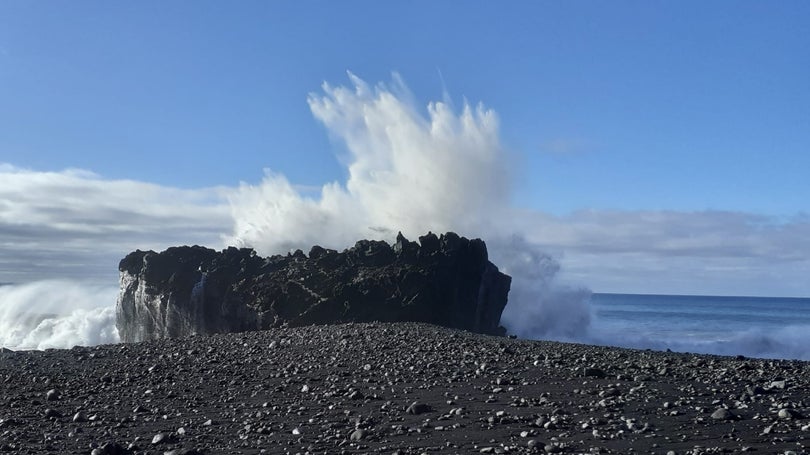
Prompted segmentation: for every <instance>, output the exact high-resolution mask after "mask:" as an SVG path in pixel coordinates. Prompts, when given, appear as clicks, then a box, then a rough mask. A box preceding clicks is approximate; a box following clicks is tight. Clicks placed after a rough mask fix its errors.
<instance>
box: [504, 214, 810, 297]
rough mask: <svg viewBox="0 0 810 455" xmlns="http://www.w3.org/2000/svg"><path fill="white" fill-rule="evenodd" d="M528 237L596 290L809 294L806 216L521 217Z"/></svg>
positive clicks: (809, 247)
mask: <svg viewBox="0 0 810 455" xmlns="http://www.w3.org/2000/svg"><path fill="white" fill-rule="evenodd" d="M519 223H521V224H522V225H523V226H524V228H523V231H524V232H526V233H527V234H526V235H527V237H528V238H529V239H530V240H531V241H533V242H535V243H537V244H538V245H540V246H542V247H544V248H546V249H548V250H550V251H553V252H555V253H556V254H557V255H564V260H563V264H564V270H563V272H564V274H565V275H567V276H569V277H571V278H572V279H579V280H584V281H585V282H586V283H588V284H589V285H590V286H592V287H593V289H595V290H597V291H605V292H607V291H610V292H647V293H678V294H689V293H691V294H701V293H709V294H725V295H771V296H779V295H794V296H806V295H810V283H808V280H807V278H806V277H807V276H810V218H808V217H807V216H806V215H798V216H796V217H794V218H792V219H776V218H770V217H765V216H760V215H754V214H748V213H738V212H722V211H704V212H674V211H582V212H577V213H573V214H571V215H569V216H564V217H559V216H552V215H547V214H542V213H538V212H524V213H523V214H522V216H521V217H520V221H519Z"/></svg>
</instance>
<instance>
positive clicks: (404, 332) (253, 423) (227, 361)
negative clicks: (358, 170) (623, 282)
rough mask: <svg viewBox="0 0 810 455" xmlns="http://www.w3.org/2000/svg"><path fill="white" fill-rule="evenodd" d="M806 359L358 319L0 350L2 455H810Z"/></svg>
mask: <svg viewBox="0 0 810 455" xmlns="http://www.w3.org/2000/svg"><path fill="white" fill-rule="evenodd" d="M809 390H810V363H808V362H799V361H785V360H762V359H749V358H734V357H716V356H707V355H694V354H682V353H665V352H650V351H637V350H628V349H619V348H608V347H594V346H586V345H575V344H564V343H555V342H543V341H525V340H513V339H508V338H501V337H492V336H485V335H478V334H473V333H468V332H463V331H456V330H449V329H444V328H439V327H435V326H430V325H425V324H413V323H395V324H382V323H371V324H346V325H334V326H310V327H301V328H294V329H277V330H270V331H264V332H248V333H240V334H228V335H216V336H210V337H190V338H182V339H170V340H161V341H154V342H144V343H136V344H120V345H106V346H97V347H77V348H74V349H69V350H48V351H42V352H40V351H34V352H12V351H3V352H2V353H0V453H23V454H33V453H70V454H91V453H93V454H118V453H132V454H135V453H139V454H167V453H171V454H179V453H205V454H219V453H222V454H253V453H278V454H286V453H289V454H306V453H309V454H323V453H326V454H333V453H334V454H340V453H343V454H360V453H384V454H394V453H398V454H422V453H428V454H432V453H448V454H451V453H459V454H463V453H590V454H606V453H615V454H620V453H647V454H668V453H675V454H708V453H739V452H747V451H751V452H752V453H760V454H789V453H796V454H801V453H807V451H808V449H807V447H808V446H810V395H809V394H808V391H809Z"/></svg>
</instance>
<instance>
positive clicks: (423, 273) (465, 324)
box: [116, 232, 511, 342]
mask: <svg viewBox="0 0 810 455" xmlns="http://www.w3.org/2000/svg"><path fill="white" fill-rule="evenodd" d="M119 270H120V273H121V274H120V285H121V288H120V294H119V297H118V301H117V305H116V317H117V319H116V325H117V328H118V331H119V334H120V336H121V339H122V340H123V341H125V342H136V341H143V340H148V339H157V338H167V337H179V336H187V335H194V334H213V333H227V332H243V331H250V330H263V329H267V328H270V327H280V326H302V325H311V324H333V323H341V322H370V321H380V322H405V321H410V322H427V323H432V324H436V325H441V326H445V327H450V328H458V329H464V330H469V331H472V332H478V333H485V334H503V333H504V329H503V328H502V327H501V326H500V318H501V313H502V312H503V309H504V307H505V306H506V302H507V297H508V293H509V288H510V285H511V278H510V277H509V276H508V275H505V274H503V273H501V272H500V271H499V270H498V268H497V267H496V266H495V265H494V264H492V263H491V262H490V261H489V259H488V254H487V248H486V244H485V243H484V242H483V241H482V240H480V239H473V240H470V239H467V238H465V237H461V236H459V235H457V234H455V233H452V232H449V233H447V234H443V235H441V236H436V235H435V234H433V233H428V234H427V235H424V236H422V237H420V238H419V242H418V243H416V242H411V241H409V240H407V239H406V238H405V237H404V236H402V234H399V235H398V236H397V240H396V243H395V244H394V245H389V244H388V243H386V242H384V241H375V240H361V241H359V242H357V243H356V244H355V246H354V247H352V248H349V249H347V250H344V251H342V252H338V251H335V250H331V249H326V248H323V247H320V246H313V247H312V248H311V249H310V251H309V254H304V252H303V251H301V250H297V251H295V252H294V253H289V254H287V255H276V256H271V257H267V258H264V257H260V256H258V255H257V254H256V252H255V251H254V250H252V249H249V248H234V247H231V248H227V249H225V250H223V251H215V250H212V249H209V248H204V247H200V246H182V247H173V248H169V249H167V250H166V251H163V252H161V253H156V252H154V251H140V250H139V251H135V252H133V253H130V254H129V255H127V256H126V257H125V258H124V259H123V260H121V262H120V264H119Z"/></svg>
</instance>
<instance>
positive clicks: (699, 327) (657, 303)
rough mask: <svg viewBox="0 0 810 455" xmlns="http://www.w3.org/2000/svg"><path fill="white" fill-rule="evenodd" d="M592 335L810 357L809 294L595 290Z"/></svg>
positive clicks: (633, 342)
mask: <svg viewBox="0 0 810 455" xmlns="http://www.w3.org/2000/svg"><path fill="white" fill-rule="evenodd" d="M590 307H591V311H592V321H591V328H590V330H589V338H590V341H592V342H594V343H597V344H610V345H620V346H625V347H634V348H651V349H658V350H666V349H671V350H673V351H681V352H698V353H709V354H723V355H745V356H751V357H772V358H785V359H801V360H810V298H771V297H718V296H681V295H639V294H593V295H592V296H591V301H590Z"/></svg>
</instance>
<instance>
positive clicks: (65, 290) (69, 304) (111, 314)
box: [0, 280, 119, 350]
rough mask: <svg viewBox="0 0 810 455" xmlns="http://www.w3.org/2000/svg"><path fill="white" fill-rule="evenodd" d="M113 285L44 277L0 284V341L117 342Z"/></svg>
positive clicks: (26, 345)
mask: <svg viewBox="0 0 810 455" xmlns="http://www.w3.org/2000/svg"><path fill="white" fill-rule="evenodd" d="M117 293H118V289H117V287H116V286H104V285H98V284H88V283H83V282H79V281H68V280H46V281H36V282H31V283H25V284H18V285H5V286H0V346H2V347H5V348H9V349H14V350H18V349H47V348H71V347H73V346H77V345H78V346H92V345H97V344H104V343H117V342H118V341H119V338H118V331H117V330H116V329H115V298H116V295H117Z"/></svg>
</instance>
